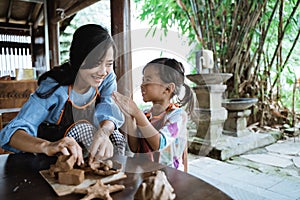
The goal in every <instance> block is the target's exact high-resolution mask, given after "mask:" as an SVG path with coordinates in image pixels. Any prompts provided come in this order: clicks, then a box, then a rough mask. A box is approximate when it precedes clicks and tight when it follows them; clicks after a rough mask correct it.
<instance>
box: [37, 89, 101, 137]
mask: <svg viewBox="0 0 300 200" xmlns="http://www.w3.org/2000/svg"><path fill="white" fill-rule="evenodd" d="M70 93H71V86H69V89H68V100H67V102H66V103H65V106H64V110H63V112H62V113H61V115H60V117H59V120H58V122H57V123H56V124H51V123H47V122H43V123H41V124H40V125H39V127H38V133H37V136H38V137H39V138H42V139H45V140H48V141H50V142H54V141H57V140H60V139H62V138H63V137H65V136H66V135H67V133H68V131H69V130H70V129H71V128H72V127H73V126H74V125H75V124H76V123H79V122H87V123H90V124H94V113H95V106H96V105H97V103H99V102H100V94H99V92H98V89H96V94H95V96H94V98H93V99H92V100H91V101H90V102H89V103H88V104H86V105H84V106H77V105H75V104H74V103H73V102H72V101H71V99H70Z"/></svg>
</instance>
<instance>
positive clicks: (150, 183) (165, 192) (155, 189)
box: [134, 170, 176, 200]
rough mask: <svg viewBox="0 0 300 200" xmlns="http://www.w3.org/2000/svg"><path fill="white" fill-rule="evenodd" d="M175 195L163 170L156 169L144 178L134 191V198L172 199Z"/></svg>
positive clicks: (141, 199) (145, 199)
mask: <svg viewBox="0 0 300 200" xmlns="http://www.w3.org/2000/svg"><path fill="white" fill-rule="evenodd" d="M175 197H176V195H175V193H174V189H173V187H172V186H171V184H170V183H169V182H168V179H167V177H166V175H165V173H164V172H163V171H160V170H159V171H156V172H154V173H153V175H152V176H150V177H148V178H146V179H144V181H143V182H142V183H141V185H140V186H139V188H138V190H137V192H136V193H135V196H134V199H136V200H173V199H175Z"/></svg>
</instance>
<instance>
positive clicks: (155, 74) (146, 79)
mask: <svg viewBox="0 0 300 200" xmlns="http://www.w3.org/2000/svg"><path fill="white" fill-rule="evenodd" d="M166 85H167V84H166V83H164V82H163V81H162V80H161V79H160V75H159V70H158V69H157V68H156V67H155V66H153V65H152V66H151V65H150V66H148V67H147V68H145V70H144V76H143V83H142V85H141V91H142V96H143V100H144V102H149V101H152V102H153V103H159V102H161V101H164V100H165V98H166V97H165V95H164V92H165V90H166Z"/></svg>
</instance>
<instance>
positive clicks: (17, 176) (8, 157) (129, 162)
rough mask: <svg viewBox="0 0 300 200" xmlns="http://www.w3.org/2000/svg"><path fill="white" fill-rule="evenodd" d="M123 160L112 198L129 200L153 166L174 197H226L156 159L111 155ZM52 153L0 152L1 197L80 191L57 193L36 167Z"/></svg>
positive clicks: (44, 198)
mask: <svg viewBox="0 0 300 200" xmlns="http://www.w3.org/2000/svg"><path fill="white" fill-rule="evenodd" d="M114 160H118V161H119V162H121V163H122V164H123V169H124V172H125V173H126V175H127V178H126V179H123V180H119V181H117V182H116V183H118V184H124V185H125V189H124V190H123V191H121V192H117V193H113V194H111V196H112V198H113V199H114V200H133V197H134V194H135V192H136V191H137V188H138V186H139V184H140V183H141V181H142V178H143V177H146V176H147V175H148V174H150V172H151V171H154V170H162V171H164V172H165V173H166V175H167V178H168V180H169V182H170V183H171V185H172V186H173V188H174V190H175V194H176V199H177V200H189V199H196V200H198V199H205V200H208V199H213V200H219V199H230V197H228V196H227V195H226V194H225V193H223V192H222V191H220V190H218V189H217V188H215V187H213V186H212V185H210V184H208V183H206V182H205V181H202V180H201V179H198V178H196V177H194V176H192V175H189V174H187V173H185V172H181V171H178V170H175V169H173V168H170V167H166V166H163V165H160V164H157V163H152V162H145V160H139V159H136V158H130V157H120V156H119V157H114ZM55 161H56V157H47V156H45V155H33V154H27V153H26V154H4V155H0V197H1V199H3V200H17V199H20V200H36V199H39V200H48V199H49V200H50V199H51V200H52V199H58V200H69V199H72V200H75V199H80V198H82V197H83V196H84V195H81V194H70V195H66V196H61V197H59V196H57V195H56V193H55V192H54V190H53V189H52V188H51V186H50V185H49V184H48V183H47V182H46V180H45V179H44V178H43V177H42V176H41V175H40V173H39V171H40V170H44V169H49V166H50V164H53V163H55Z"/></svg>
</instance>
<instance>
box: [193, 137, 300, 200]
mask: <svg viewBox="0 0 300 200" xmlns="http://www.w3.org/2000/svg"><path fill="white" fill-rule="evenodd" d="M188 173H190V174H192V175H194V176H196V177H199V178H201V179H203V180H205V181H206V182H208V183H210V184H212V185H214V186H215V187H217V188H219V189H220V190H222V191H223V192H225V193H226V194H228V195H229V196H230V197H232V198H233V199H238V200H248V199H249V200H253V199H255V200H256V199H258V200H260V199H262V200H263V199H270V200H271V199H272V200H276V199H278V200H285V199H286V200H287V199H289V200H292V199H295V200H296V199H299V200H300V138H299V137H295V138H287V139H285V140H278V141H277V142H276V141H275V142H274V143H272V144H269V145H266V146H264V147H260V148H256V149H254V150H249V151H247V152H245V153H243V154H241V155H236V156H233V157H230V158H229V159H227V160H224V161H220V160H216V159H212V158H209V157H203V156H202V157H201V156H197V155H193V154H189V166H188Z"/></svg>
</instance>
